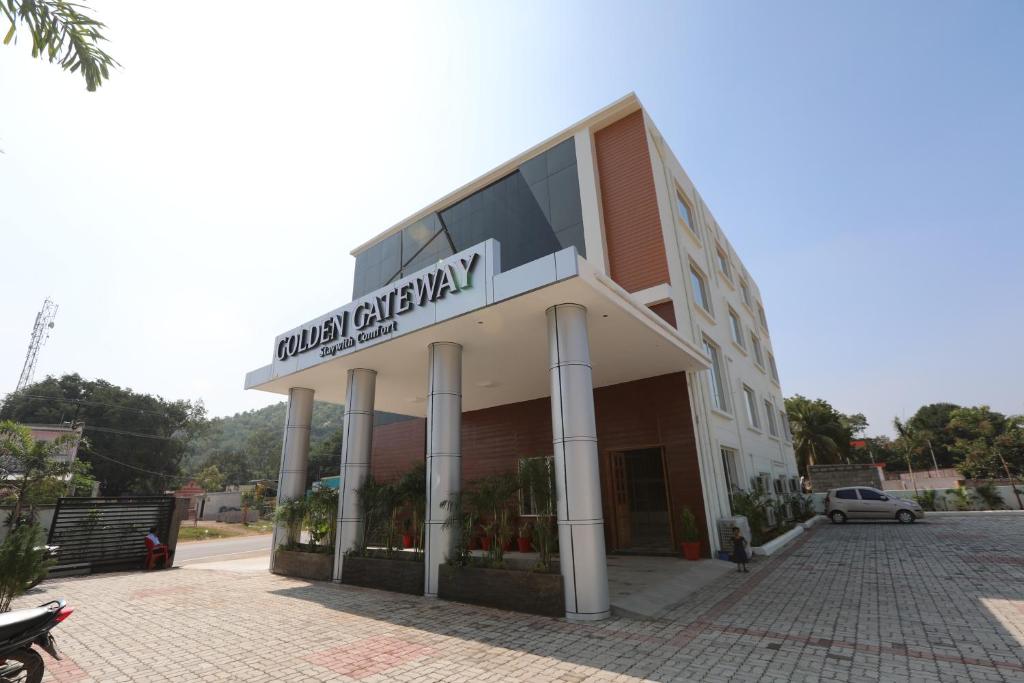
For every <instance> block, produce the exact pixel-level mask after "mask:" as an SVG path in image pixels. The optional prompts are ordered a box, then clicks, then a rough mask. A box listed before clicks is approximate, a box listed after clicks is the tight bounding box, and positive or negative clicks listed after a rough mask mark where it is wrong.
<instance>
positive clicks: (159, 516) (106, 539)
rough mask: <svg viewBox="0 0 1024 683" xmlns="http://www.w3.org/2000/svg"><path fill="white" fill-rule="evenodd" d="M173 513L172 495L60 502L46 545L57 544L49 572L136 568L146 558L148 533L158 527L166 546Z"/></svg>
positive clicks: (159, 534) (76, 499) (82, 499)
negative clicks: (51, 569) (54, 560)
mask: <svg viewBox="0 0 1024 683" xmlns="http://www.w3.org/2000/svg"><path fill="white" fill-rule="evenodd" d="M173 515H174V497H173V496H134V497H123V498H61V499H59V500H58V501H57V509H56V510H55V511H54V513H53V524H51V525H50V536H49V540H48V541H47V544H48V545H56V546H57V551H56V554H55V559H56V561H57V563H56V565H55V566H54V568H53V569H54V570H57V571H59V570H61V569H71V568H76V569H78V568H81V569H85V568H88V569H89V570H90V571H98V570H104V569H106V570H113V569H127V568H135V567H139V566H141V565H142V564H143V563H144V562H145V560H146V541H145V539H146V534H147V533H149V529H150V528H151V527H156V529H157V536H158V537H159V538H160V540H161V541H164V542H166V540H167V538H168V534H169V532H170V528H171V518H172V517H173Z"/></svg>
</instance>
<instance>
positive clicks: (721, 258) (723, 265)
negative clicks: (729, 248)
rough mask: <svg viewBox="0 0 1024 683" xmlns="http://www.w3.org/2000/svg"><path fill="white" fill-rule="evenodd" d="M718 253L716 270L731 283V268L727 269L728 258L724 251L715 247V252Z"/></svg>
mask: <svg viewBox="0 0 1024 683" xmlns="http://www.w3.org/2000/svg"><path fill="white" fill-rule="evenodd" d="M715 251H716V252H717V253H718V269H719V270H721V271H722V275H724V276H725V279H726V280H728V281H729V282H732V268H730V267H729V256H728V254H726V253H725V249H722V247H717V248H716V250H715Z"/></svg>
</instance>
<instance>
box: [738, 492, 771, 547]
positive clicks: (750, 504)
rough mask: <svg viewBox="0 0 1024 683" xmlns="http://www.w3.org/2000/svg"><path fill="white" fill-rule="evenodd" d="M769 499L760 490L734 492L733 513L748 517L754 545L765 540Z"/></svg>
mask: <svg viewBox="0 0 1024 683" xmlns="http://www.w3.org/2000/svg"><path fill="white" fill-rule="evenodd" d="M767 510H768V499H767V496H766V495H765V494H764V493H763V492H762V491H760V490H758V489H755V490H753V491H736V492H735V493H733V494H732V511H733V514H736V515H741V516H743V517H746V518H747V524H749V525H750V535H751V537H752V545H761V543H762V542H763V541H765V540H768V539H767V538H766V537H765V531H766V530H767V529H766V527H767V525H768V512H767Z"/></svg>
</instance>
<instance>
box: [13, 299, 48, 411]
mask: <svg viewBox="0 0 1024 683" xmlns="http://www.w3.org/2000/svg"><path fill="white" fill-rule="evenodd" d="M56 315H57V304H55V303H53V299H51V298H50V297H46V301H44V302H43V308H42V310H40V311H39V313H37V314H36V324H35V326H33V328H32V340H31V341H29V343H28V353H26V354H25V365H24V367H22V368H21V378H20V379H18V388H17V389H15V391H21V390H22V389H24V388H25V387H27V386H28V385H29V384H32V378H33V377H34V376H35V374H36V360H37V359H38V358H39V349H41V348H42V346H43V344H45V343H46V340H47V339H49V338H50V330H52V329H53V318H54V317H55V316H56Z"/></svg>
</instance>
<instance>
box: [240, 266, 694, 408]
mask: <svg viewBox="0 0 1024 683" xmlns="http://www.w3.org/2000/svg"><path fill="white" fill-rule="evenodd" d="M556 257H557V258H556ZM570 259H571V261H572V267H571V268H570V269H569V271H568V272H566V269H565V268H564V267H563V266H562V265H559V266H558V267H557V271H558V272H557V275H556V266H555V263H556V260H557V261H558V262H559V263H560V264H564V263H565V262H566V261H568V260H570ZM546 260H550V264H551V265H550V271H551V274H550V277H547V276H544V275H541V276H540V277H537V273H538V272H541V271H543V268H545V267H546V265H547V264H546V263H541V262H542V261H546ZM510 284H511V285H512V286H509V285H510ZM493 289H494V291H496V292H498V294H496V295H495V297H494V298H495V300H494V303H491V304H489V305H487V306H484V307H481V308H477V309H476V310H472V311H469V312H466V313H463V314H461V315H458V316H457V317H452V318H449V319H447V320H444V321H441V322H438V323H436V324H432V325H430V326H427V327H423V328H421V329H418V330H415V331H411V332H407V333H405V334H402V335H401V336H396V337H394V338H391V339H388V340H386V341H383V342H381V343H377V344H375V345H372V346H369V347H367V348H363V349H360V350H357V351H355V352H353V353H349V354H348V355H344V356H338V357H335V358H331V359H329V360H326V361H325V362H321V363H319V364H317V365H314V366H312V367H308V368H305V369H301V370H298V371H296V372H292V373H289V374H285V375H281V376H277V377H274V376H273V372H272V366H266V367H264V368H260V369H259V370H255V371H253V372H251V373H249V375H248V377H247V379H246V388H247V389H258V390H260V391H269V392H273V393H278V394H282V395H287V394H288V390H289V389H290V388H292V387H303V388H307V389H312V390H314V392H315V394H316V400H318V401H327V402H331V403H344V398H345V382H346V379H345V378H346V372H347V371H348V370H349V369H352V368H368V369H372V370H376V371H377V382H376V396H375V401H374V408H375V409H376V410H379V411H388V412H394V413H401V414H404V415H413V416H417V417H423V416H425V414H426V392H427V360H428V357H427V346H428V345H429V344H431V343H432V342H455V343H458V344H461V345H462V347H463V350H464V351H463V357H462V363H463V370H462V372H463V374H462V376H463V382H462V392H463V395H462V408H463V410H464V411H471V410H480V409H482V408H489V407H493V406H498V405H504V404H508V403H516V402H520V401H527V400H530V399H535V398H541V397H544V396H548V394H549V392H550V384H549V382H550V378H549V372H548V369H549V361H548V358H549V355H548V339H547V322H546V317H545V311H546V310H547V308H548V307H550V306H553V305H556V304H562V303H576V304H580V305H582V306H585V307H586V308H587V313H588V315H587V325H588V332H589V338H590V356H591V363H592V366H593V380H594V386H595V388H596V387H602V386H608V385H612V384H619V383H622V382H629V381H632V380H639V379H644V378H647V377H654V376H657V375H664V374H668V373H673V372H680V371H700V370H704V369H706V368H708V367H709V365H710V361H709V359H708V358H707V357H706V356H705V355H704V354H703V353H702V352H701V351H700V350H699V349H697V348H696V347H695V346H694V345H693V344H692V343H691V342H689V341H687V340H686V339H684V338H683V337H681V336H680V335H679V333H678V332H677V331H676V330H675V328H673V327H672V326H671V325H669V324H668V323H667V322H665V321H664V320H662V319H661V318H660V317H658V316H657V315H656V314H655V313H653V312H652V311H651V310H650V309H648V308H647V307H646V306H643V305H642V304H639V303H637V302H636V301H635V300H634V299H633V298H632V296H631V295H630V294H629V293H628V292H626V291H625V290H623V289H622V288H621V287H619V286H618V285H616V284H615V283H614V282H612V281H611V280H609V279H608V278H606V277H605V276H603V275H601V274H600V273H598V272H597V271H596V270H595V269H594V268H593V267H592V266H591V265H590V264H589V263H588V262H587V261H586V259H583V258H581V257H579V256H578V255H577V254H576V253H575V250H572V249H569V250H565V251H563V252H559V253H558V254H553V255H551V256H550V257H547V259H540V260H538V261H537V262H534V263H532V264H526V265H525V266H521V267H520V268H516V269H513V270H510V271H507V272H505V273H498V274H496V275H495V276H494V285H493Z"/></svg>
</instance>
